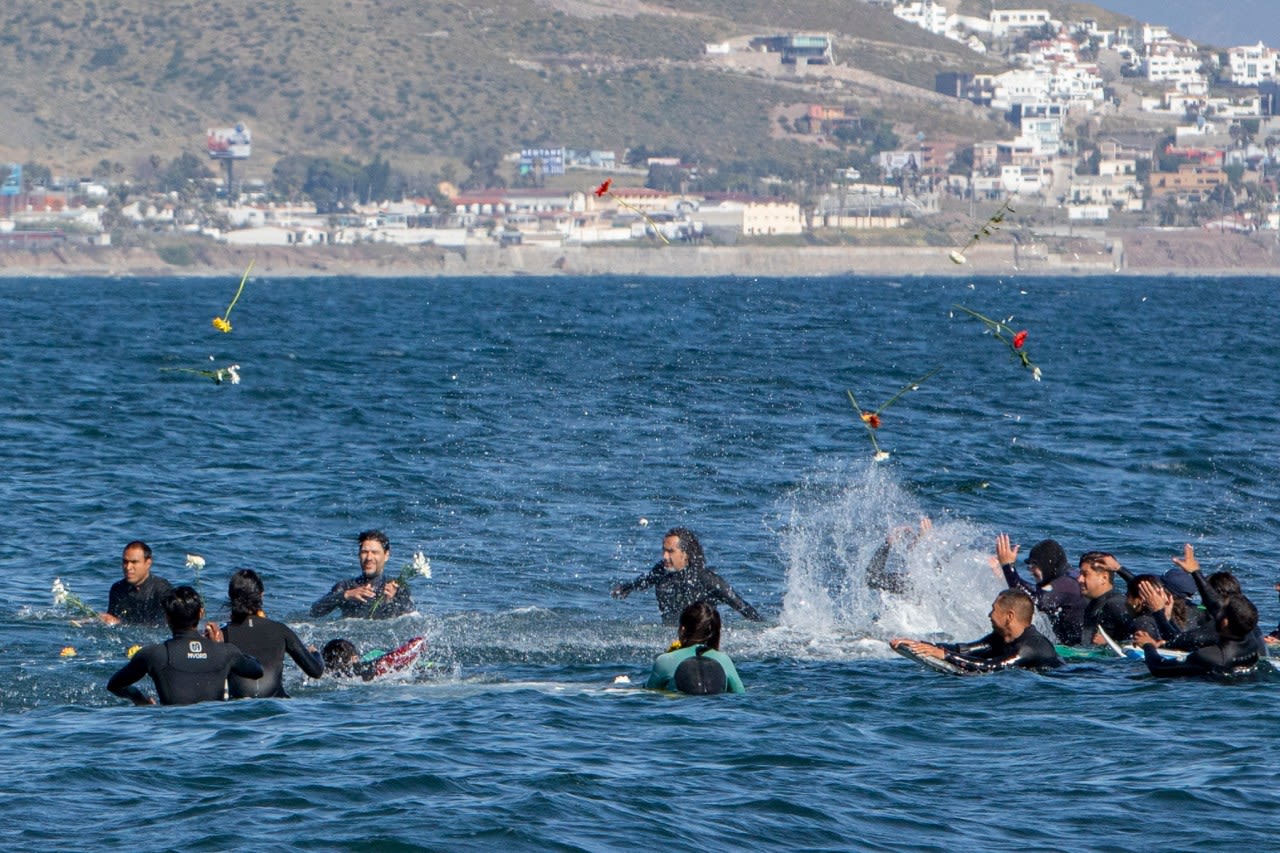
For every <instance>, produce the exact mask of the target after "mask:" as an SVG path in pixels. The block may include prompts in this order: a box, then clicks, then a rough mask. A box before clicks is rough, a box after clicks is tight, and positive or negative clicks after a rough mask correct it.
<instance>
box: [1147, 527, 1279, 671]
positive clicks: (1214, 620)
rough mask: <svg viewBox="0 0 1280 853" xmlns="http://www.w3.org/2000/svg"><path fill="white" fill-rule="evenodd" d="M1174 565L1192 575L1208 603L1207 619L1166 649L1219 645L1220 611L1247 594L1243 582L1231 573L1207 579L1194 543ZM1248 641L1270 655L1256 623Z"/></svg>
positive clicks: (1181, 633) (1218, 574) (1182, 633)
mask: <svg viewBox="0 0 1280 853" xmlns="http://www.w3.org/2000/svg"><path fill="white" fill-rule="evenodd" d="M1173 562H1174V563H1175V564H1176V565H1177V566H1178V567H1180V568H1181V569H1182V571H1183V572H1184V573H1185V574H1188V575H1190V576H1191V580H1192V582H1193V583H1194V584H1195V587H1196V590H1197V591H1198V592H1199V593H1200V600H1201V601H1202V602H1204V610H1205V613H1206V614H1207V618H1205V619H1204V620H1203V621H1200V622H1198V623H1197V624H1195V625H1193V626H1190V627H1188V628H1187V629H1186V630H1184V631H1182V632H1180V633H1178V634H1177V635H1176V636H1175V637H1173V638H1172V639H1169V640H1168V641H1167V642H1166V643H1165V644H1164V647H1165V648H1168V649H1179V650H1183V651H1191V650H1192V649H1198V648H1200V647H1202V646H1211V645H1214V644H1216V643H1217V642H1218V631H1217V627H1216V626H1217V624H1218V620H1219V614H1220V611H1221V610H1222V608H1223V606H1224V605H1225V604H1226V602H1227V601H1229V600H1230V599H1231V598H1232V597H1234V596H1237V595H1243V594H1244V591H1243V590H1242V589H1241V588H1240V581H1239V580H1237V579H1236V576H1235V575H1233V574H1231V572H1214V573H1213V574H1212V575H1210V576H1209V577H1207V578H1206V577H1205V576H1204V572H1202V571H1200V561H1199V560H1197V559H1196V552H1195V549H1194V548H1193V547H1192V546H1191V544H1190V543H1187V544H1186V545H1184V546H1183V551H1182V558H1181V559H1179V558H1178V557H1174V558H1173ZM1246 639H1247V640H1248V642H1249V643H1250V644H1252V645H1253V646H1254V648H1255V650H1256V651H1257V652H1258V653H1259V654H1261V655H1265V654H1266V648H1267V644H1266V639H1265V638H1264V637H1263V636H1262V629H1261V628H1259V627H1258V626H1257V624H1256V623H1255V624H1254V628H1253V630H1252V631H1250V632H1249V636H1248V637H1247V638H1246Z"/></svg>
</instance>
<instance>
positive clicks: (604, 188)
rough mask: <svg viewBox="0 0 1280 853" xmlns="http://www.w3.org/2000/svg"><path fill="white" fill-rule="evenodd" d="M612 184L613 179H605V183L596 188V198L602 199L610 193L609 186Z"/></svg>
mask: <svg viewBox="0 0 1280 853" xmlns="http://www.w3.org/2000/svg"><path fill="white" fill-rule="evenodd" d="M612 183H613V178H605V180H604V183H603V184H601V185H600V186H598V187H596V198H600V197H601V196H602V195H604V194H605V193H607V192H608V191H609V185H610V184H612Z"/></svg>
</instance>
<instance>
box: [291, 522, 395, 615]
mask: <svg viewBox="0 0 1280 853" xmlns="http://www.w3.org/2000/svg"><path fill="white" fill-rule="evenodd" d="M359 541H360V570H361V572H363V574H361V576H360V577H358V578H350V579H348V580H344V581H338V582H337V583H336V584H334V585H333V589H331V590H329V592H327V593H326V594H325V595H322V596H321V597H320V598H319V599H318V600H317V601H316V603H315V604H313V605H311V615H312V616H324V615H325V614H327V613H329V612H330V611H332V610H333V609H334V608H341V610H342V615H343V616H346V617H354V618H362V619H390V618H391V617H393V616H403V615H404V614H406V613H412V612H413V598H412V597H410V595H409V587H408V586H406V585H401V584H398V583H396V582H395V581H394V580H387V577H386V574H385V573H384V571H383V570H384V569H385V568H386V565H387V559H388V558H389V557H390V556H391V540H389V539H388V538H387V534H385V533H383V532H382V531H381V530H366V531H364V532H363V533H361V534H360V537H359Z"/></svg>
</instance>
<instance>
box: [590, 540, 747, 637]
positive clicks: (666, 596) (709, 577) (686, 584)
mask: <svg viewBox="0 0 1280 853" xmlns="http://www.w3.org/2000/svg"><path fill="white" fill-rule="evenodd" d="M649 587H653V592H654V595H655V596H657V599H658V609H659V610H660V611H661V612H662V621H663V623H665V624H667V625H675V624H677V623H679V621H680V614H681V613H683V612H684V609H685V608H686V607H688V606H689V605H690V604H696V603H698V602H699V601H705V602H707V603H709V604H727V605H728V606H730V607H732V608H733V609H734V610H736V611H738V612H739V613H741V614H742V615H743V616H744V617H746V618H747V619H750V620H752V621H755V622H759V621H761V620H762V617H761V616H760V614H759V612H757V611H756V609H755V608H754V607H752V606H751V605H750V604H748V603H747V602H745V601H743V600H742V597H741V596H739V595H738V594H737V593H736V592H734V591H733V587H731V586H729V583H728V581H726V580H725V579H724V578H722V577H720V576H719V575H718V574H716V573H715V572H713V571H711V570H710V569H708V568H707V560H706V557H705V556H703V553H702V545H701V543H699V542H698V537H697V536H695V535H694V533H693V531H692V530H689V529H687V528H684V527H673V528H671V529H670V530H668V531H667V533H666V536H664V537H663V539H662V560H661V561H659V562H658V564H657V565H655V566H654V567H653V568H652V569H650V570H649V571H648V572H646V573H644V574H642V575H640V576H639V577H637V578H635V579H634V580H632V581H630V582H628V583H620V584H618V585H616V586H615V587H614V588H613V590H612V592H611V594H612V595H613V597H614V598H626V597H627V596H628V595H630V594H631V593H632V592H634V591H635V590H638V589H648V588H649Z"/></svg>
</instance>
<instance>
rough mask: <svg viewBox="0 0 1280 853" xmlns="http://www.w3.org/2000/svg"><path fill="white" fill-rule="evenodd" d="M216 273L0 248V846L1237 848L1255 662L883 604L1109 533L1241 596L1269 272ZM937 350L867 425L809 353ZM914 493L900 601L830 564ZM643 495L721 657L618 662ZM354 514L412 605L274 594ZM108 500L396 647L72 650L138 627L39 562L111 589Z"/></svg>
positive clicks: (851, 375) (884, 380) (1268, 400)
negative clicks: (1189, 674) (915, 533)
mask: <svg viewBox="0 0 1280 853" xmlns="http://www.w3.org/2000/svg"><path fill="white" fill-rule="evenodd" d="M235 285H236V282H235V281H226V280H179V279H160V280H133V279H123V280H116V279H68V280H0V317H3V318H4V322H3V325H2V326H0V391H2V392H3V393H2V394H0V411H2V412H3V427H2V432H0V434H2V435H3V443H2V444H0V459H2V460H3V463H4V469H5V476H4V477H3V478H2V479H0V515H2V517H3V518H4V519H5V525H4V529H5V542H6V545H7V547H6V548H5V554H6V558H5V563H6V565H5V576H6V578H7V583H5V584H4V585H3V587H0V650H2V651H3V654H0V761H2V762H3V766H4V767H5V768H7V771H8V772H7V773H6V774H5V778H4V780H3V781H0V838H2V839H4V846H5V847H6V848H7V849H15V850H16V849H47V850H75V849H94V850H129V851H135V850H173V849H179V848H181V849H190V850H250V849H252V850H257V849H277V850H280V849H295V850H488V849H496V850H639V849H661V850H709V849H743V850H746V849H750V850H940V851H952V850H955V851H974V850H1020V851H1021V850H1045V851H1050V850H1052V851H1059V850H1060V851H1129V850H1148V849H1150V850H1191V849H1196V850H1206V849H1213V850H1231V851H1240V850H1266V849H1274V848H1275V846H1276V844H1275V842H1274V831H1273V829H1272V827H1271V825H1270V824H1271V821H1272V820H1274V819H1276V818H1277V817H1280V806H1277V804H1276V803H1277V794H1276V791H1277V789H1278V788H1280V773H1278V772H1277V767H1278V766H1280V762H1278V758H1280V756H1278V754H1277V753H1278V750H1277V747H1276V746H1275V740H1276V739H1275V736H1274V731H1273V729H1274V727H1276V726H1277V724H1278V723H1280V711H1278V710H1277V709H1278V708H1280V683H1277V682H1273V681H1262V682H1258V683H1252V684H1242V685H1233V686H1226V685H1220V684H1211V683H1203V682H1199V681H1186V682H1157V681H1155V680H1153V679H1151V678H1149V677H1148V676H1147V675H1146V673H1145V670H1144V669H1143V668H1142V666H1141V665H1140V664H1134V663H1132V662H1127V661H1121V660H1114V661H1091V662H1084V663H1077V664H1074V665H1072V666H1069V667H1067V668H1065V669H1064V670H1061V671H1058V672H1055V673H1052V674H1048V675H1038V674H1031V673H1009V674H1002V675H997V676H990V677H981V678H967V679H957V678H951V677H948V676H944V675H941V674H938V673H934V672H931V671H927V670H924V669H923V668H920V667H918V666H916V665H914V664H912V663H911V662H909V661H906V660H904V659H902V658H900V657H898V656H896V655H894V654H892V653H891V652H890V651H889V649H888V647H887V645H886V643H885V640H886V639H888V638H891V637H893V636H899V635H911V636H927V637H935V638H959V639H970V638H973V637H977V636H980V635H981V634H983V633H985V631H986V630H987V622H986V614H987V609H988V607H989V604H990V601H991V598H992V597H993V596H994V594H995V593H996V592H997V591H998V590H999V589H1000V587H1001V584H1000V582H999V581H997V580H996V578H994V577H993V576H992V573H991V570H990V568H989V566H988V564H987V555H988V553H989V551H990V550H991V547H992V544H993V540H994V537H995V535H996V534H997V533H999V532H1001V531H1007V532H1009V533H1010V535H1011V536H1012V537H1013V539H1014V541H1015V542H1018V543H1021V544H1022V546H1023V548H1024V549H1028V548H1029V547H1030V546H1031V545H1032V544H1034V542H1036V541H1038V540H1039V539H1041V538H1045V537H1053V538H1056V539H1058V540H1059V541H1061V542H1062V543H1063V544H1064V545H1065V547H1066V548H1067V551H1068V554H1069V555H1070V556H1071V557H1072V558H1074V557H1076V556H1077V555H1078V554H1079V553H1080V552H1082V551H1083V550H1088V549H1093V548H1102V549H1106V550H1111V551H1113V552H1115V553H1116V554H1117V555H1119V557H1120V559H1121V560H1122V561H1123V562H1124V563H1125V564H1126V565H1127V566H1129V567H1131V568H1133V569H1135V570H1137V571H1146V570H1150V571H1157V572H1159V571H1163V570H1164V569H1166V568H1168V567H1169V566H1170V557H1171V556H1172V555H1174V554H1177V553H1180V551H1181V548H1182V545H1183V543H1186V542H1191V543H1193V544H1194V545H1195V546H1196V549H1197V554H1198V555H1199V556H1200V558H1201V560H1202V562H1204V563H1205V565H1206V566H1208V567H1210V568H1219V567H1226V568H1231V569H1232V570H1234V571H1236V572H1237V573H1238V574H1239V575H1240V577H1241V578H1242V580H1243V582H1244V585H1245V587H1246V590H1247V591H1248V592H1249V593H1250V594H1251V595H1252V597H1253V598H1254V600H1255V602H1257V603H1258V605H1259V608H1260V610H1261V611H1262V616H1263V621H1264V623H1265V624H1266V627H1268V628H1269V627H1271V626H1272V625H1274V624H1275V623H1276V621H1277V618H1280V606H1277V600H1276V596H1275V594H1274V592H1273V591H1272V586H1273V584H1274V583H1275V582H1276V581H1277V580H1278V579H1280V566H1277V565H1276V556H1275V555H1276V546H1277V535H1276V531H1277V528H1278V524H1277V522H1278V519H1277V511H1278V509H1280V488H1278V486H1277V482H1278V477H1277V475H1278V473H1280V438H1278V432H1277V425H1278V418H1277V400H1280V374H1277V371H1276V365H1277V363H1278V362H1280V342H1277V338H1276V336H1275V334H1274V330H1275V328H1276V326H1277V320H1278V319H1280V288H1278V287H1277V281H1275V280H1261V279H1240V280H1236V279H1192V278H1188V279H1176V280H1163V279H1140V278H1119V279H1115V280H1110V279H1077V278H1071V279H1054V278H1032V279H1008V280H997V279H974V280H964V279H947V280H940V279H939V280H933V279H927V278H919V279H903V280H892V279H865V278H857V277H848V278H833V279H821V280H773V279H733V280H729V279H723V280H669V279H623V278H616V279H586V280H583V279H529V278H509V279H467V280H463V279H455V280H450V279H437V278H424V279H400V280H386V279H314V280H303V279H273V278H269V277H254V278H252V279H251V280H250V282H249V284H248V286H247V288H246V290H245V294H244V296H243V297H242V299H241V301H240V303H239V304H238V305H237V306H236V308H235V310H234V311H233V313H232V314H231V318H230V319H231V322H232V323H233V325H234V330H233V332H232V333H231V334H227V335H223V334H219V333H218V332H217V331H215V330H214V329H213V328H212V326H211V325H210V319H211V318H212V317H213V316H215V315H216V314H218V313H220V312H221V311H222V310H223V309H224V308H225V307H226V304H227V302H228V301H229V300H230V297H231V296H232V294H233V293H234V290H235ZM957 304H959V305H965V306H967V307H970V308H972V309H974V310H976V311H979V312H982V313H984V314H987V315H989V316H991V317H995V318H999V319H1004V318H1006V317H1010V316H1011V317H1012V320H1010V325H1011V326H1012V327H1014V328H1017V329H1027V330H1028V333H1029V335H1028V339H1027V344H1026V351H1027V352H1028V354H1029V355H1030V357H1031V358H1032V359H1033V360H1034V362H1035V363H1036V364H1037V365H1039V366H1040V367H1041V369H1042V371H1043V381H1041V382H1034V381H1032V379H1031V376H1030V372H1029V371H1027V370H1025V369H1024V368H1022V367H1021V366H1020V365H1019V364H1018V363H1017V362H1016V361H1015V360H1014V359H1013V357H1012V354H1011V353H1010V352H1009V350H1008V349H1006V348H1004V347H1003V345H1002V344H1000V342H999V341H996V340H994V339H993V338H992V337H991V336H990V335H988V334H987V333H986V330H985V328H984V326H983V325H982V324H981V323H980V322H978V321H977V320H975V319H973V318H971V317H969V316H967V315H965V314H964V313H963V312H960V311H957V310H955V308H954V306H955V305H957ZM231 363H236V364H239V365H240V374H241V376H242V377H243V381H242V382H241V383H240V384H238V385H232V384H230V383H224V384H221V385H218V384H215V383H213V382H212V381H210V380H208V379H205V378H203V377H201V376H198V375H196V374H193V373H189V372H182V371H175V370H170V369H169V368H199V369H207V368H211V367H220V366H225V365H227V364H231ZM935 367H940V368H941V369H940V370H939V371H938V372H937V373H936V374H935V375H933V376H931V377H930V378H929V379H928V380H926V381H925V382H923V383H921V384H920V386H919V387H918V389H917V390H914V391H910V392H908V393H907V394H905V395H904V396H903V397H902V398H900V399H899V400H898V401H897V402H896V403H894V404H893V405H892V406H891V407H889V408H887V409H885V410H884V412H882V414H881V417H882V419H883V424H882V426H881V427H880V429H879V430H878V433H877V438H878V441H879V443H880V445H881V447H883V448H884V449H885V450H887V451H889V453H890V456H889V458H888V459H886V460H884V461H880V462H874V461H872V458H871V457H872V446H871V442H870V440H869V439H868V436H867V433H866V430H865V429H864V427H863V426H862V424H861V422H860V421H859V419H858V418H857V416H856V414H855V413H854V411H853V409H852V407H851V406H850V403H849V401H848V399H847V397H846V391H849V390H851V391H853V392H854V393H855V394H856V395H857V397H858V399H859V401H860V402H861V403H862V404H863V405H864V406H865V407H867V408H874V407H877V406H879V405H880V403H882V402H884V401H885V400H887V399H888V398H889V397H891V396H892V395H893V394H894V393H895V392H896V391H897V390H898V389H899V388H901V387H903V386H904V385H905V384H907V383H909V382H910V381H911V380H913V379H914V378H917V377H919V376H922V375H924V374H925V373H927V372H928V371H930V370H932V369H934V368H935ZM922 518H928V519H930V520H931V522H932V524H933V529H932V531H931V532H930V533H929V534H928V536H926V537H925V538H924V539H923V540H921V543H920V545H919V546H917V547H916V548H915V549H914V550H912V551H910V552H909V553H903V554H900V555H898V556H897V557H896V558H895V559H897V560H899V561H900V562H899V568H900V569H901V570H903V571H905V572H907V573H908V575H909V576H910V578H911V581H912V587H913V592H912V593H911V594H910V595H900V596H894V595H887V594H881V593H877V592H874V591H871V590H868V589H867V587H866V585H865V583H864V570H865V565H866V562H867V560H868V559H869V557H870V555H871V553H872V552H873V551H874V549H875V548H876V546H877V545H878V544H879V542H880V541H882V540H883V538H884V536H885V535H886V533H887V532H888V531H889V530H892V529H893V528H895V527H899V526H904V525H910V526H915V525H917V524H919V522H920V520H921V519H922ZM675 525H686V526H689V527H692V528H693V529H695V530H696V531H697V532H698V533H699V535H700V537H701V539H702V542H703V545H704V547H705V549H706V552H707V555H708V561H709V563H710V565H711V566H712V567H713V568H716V569H717V570H719V571H720V572H721V573H722V574H723V575H724V576H725V577H726V578H728V579H729V580H730V581H731V582H732V583H733V584H734V586H735V587H736V588H737V590H738V591H739V592H740V593H741V594H742V595H743V596H744V597H745V598H746V599H748V600H749V601H751V602H752V603H754V604H755V605H756V606H757V607H759V608H760V609H761V610H762V611H763V612H764V613H765V614H766V615H767V621H766V622H765V623H764V624H753V623H747V622H744V621H743V620H741V619H739V618H738V617H737V615H736V614H734V613H732V612H730V613H727V614H726V626H727V627H726V631H725V636H724V642H723V649H724V650H725V651H726V652H728V653H729V654H730V655H731V656H732V657H733V658H734V660H735V662H736V663H737V666H738V669H739V671H740V673H741V674H742V677H743V680H744V681H745V682H746V684H747V688H748V692H747V693H746V694H745V695H742V696H730V697H715V698H690V697H671V696H667V695H661V694H657V693H653V692H648V691H644V690H642V689H640V688H639V687H638V685H639V684H642V683H643V680H644V678H645V676H646V674H647V672H648V667H649V664H650V662H651V660H652V658H653V656H654V655H655V654H657V653H658V652H660V651H662V650H663V649H664V648H665V646H666V644H667V643H668V642H669V641H670V639H671V632H670V630H669V629H667V628H664V627H663V626H662V625H661V624H660V621H659V619H658V614H657V609H656V606H655V604H654V602H653V598H652V594H651V593H636V594H634V595H633V596H632V597H631V598H629V599H628V600H626V601H615V600H612V599H611V598H610V597H609V595H608V591H609V588H610V586H611V585H612V584H613V583H614V582H616V581H618V580H621V579H625V578H630V577H633V576H635V575H636V574H639V573H640V572H642V571H644V570H645V569H647V567H649V566H651V565H652V564H653V563H654V562H655V561H656V560H657V559H658V557H659V549H660V541H661V537H662V532H663V531H664V530H665V529H666V528H668V527H671V526H675ZM371 527H378V528H382V529H384V530H385V531H386V532H387V533H388V535H389V536H390V538H391V541H392V556H391V561H390V563H389V569H392V570H396V569H398V567H399V566H400V565H402V564H403V562H404V561H405V560H407V559H408V557H409V556H410V555H411V554H412V552H414V551H417V550H421V551H423V552H425V553H426V554H427V556H428V557H429V558H430V559H431V564H432V569H433V576H432V578H431V579H430V580H415V581H414V582H413V583H412V589H413V594H414V597H415V600H416V601H417V603H418V606H419V612H418V613H417V614H416V615H411V616H406V617H402V618H398V619H395V620H390V621H385V622H367V621H363V620H354V621H347V622H343V621H341V620H336V619H323V620H316V619H312V618H310V617H309V616H308V614H307V611H308V607H309V605H310V603H311V601H313V600H314V599H315V598H317V597H319V596H320V595H321V594H322V593H324V592H325V591H326V590H327V589H328V588H329V586H330V585H331V584H332V583H333V582H334V581H335V580H338V579H341V578H344V577H350V576H352V575H354V574H356V572H357V571H358V566H357V562H356V550H357V545H356V541H355V540H356V534H357V532H359V531H360V530H363V529H366V528H371ZM135 538H141V539H144V540H146V541H147V542H149V543H150V544H151V545H152V547H153V548H154V549H155V555H156V559H155V566H154V571H155V572H156V573H157V574H160V575H162V576H164V577H166V578H168V579H170V580H171V581H174V582H186V583H196V584H197V585H198V586H199V587H200V589H201V590H202V591H203V592H204V593H205V595H206V598H207V600H208V602H209V611H210V615H211V616H212V617H222V616H224V615H225V589H226V580H227V577H228V576H229V575H230V573H231V572H232V571H234V570H235V569H237V568H241V567H251V568H254V569H256V570H257V571H258V572H260V573H261V574H262V575H263V577H264V579H265V582H266V586H267V611H268V613H269V615H271V616H273V617H275V618H277V619H281V620H283V621H286V622H288V623H289V624H291V625H292V626H293V627H294V628H295V629H296V630H297V631H298V632H299V634H301V635H302V636H303V638H304V639H306V640H308V641H311V642H314V643H316V644H321V643H323V642H324V641H326V640H327V639H329V638H332V637H335V636H347V637H350V638H351V639H353V640H354V641H355V642H357V643H358V644H360V645H361V646H363V647H372V646H382V647H387V646H391V645H394V644H397V643H399V642H402V641H404V640H406V639H408V638H409V637H412V636H415V635H424V636H426V637H427V640H428V643H429V651H428V653H427V656H426V659H425V660H424V663H423V665H422V666H420V667H418V668H416V669H414V670H412V671H410V672H408V673H406V674H403V675H402V676H398V677H395V678H391V679H387V680H384V681H379V682H374V683H368V684H365V683H359V684H342V683H335V682H333V681H331V680H324V679H322V680H320V681H307V680H305V679H303V678H302V677H301V675H300V674H299V673H298V671H297V670H296V669H292V668H290V669H289V671H288V677H287V680H286V684H287V686H288V688H289V690H290V692H291V693H292V694H293V697H294V698H292V699H290V700H287V701H275V700H264V701H244V702H235V703H209V704H205V705H200V706H194V707H188V708H158V707H157V708H134V707H132V706H129V705H128V704H127V703H124V702H122V701H121V700H118V699H116V698H115V697H113V696H111V695H110V694H108V693H107V692H106V690H105V687H104V685H105V682H106V680H107V678H108V677H109V676H110V675H111V673H112V672H114V671H115V670H116V669H117V668H118V667H119V666H121V665H122V664H123V663H124V661H125V654H126V650H127V649H128V648H129V647H130V646H131V645H133V644H135V643H146V642H152V641H156V640H159V639H162V637H163V632H162V631H160V630H158V629H139V628H106V627H103V626H100V625H96V624H89V625H82V626H77V625H75V624H73V620H72V619H71V618H70V616H69V614H68V613H67V612H66V611H65V610H62V609H59V608H56V607H54V606H53V599H52V594H51V592H50V588H51V584H52V582H53V580H54V578H61V579H62V580H63V581H64V582H65V583H66V584H67V585H68V586H69V587H70V588H71V590H72V591H73V592H74V593H76V594H77V595H80V596H81V597H83V598H84V599H85V600H86V601H87V602H89V603H90V604H91V605H92V606H94V607H97V608H102V607H104V606H105V603H106V592H107V588H108V586H109V585H110V584H111V583H112V582H113V581H114V580H116V579H117V578H118V577H119V572H120V570H119V555H120V549H121V547H122V546H123V544H124V543H125V542H126V541H128V540H131V539H135ZM186 553H198V554H201V555H203V556H204V558H205V559H206V561H207V564H206V567H205V568H204V570H203V571H202V572H201V573H200V576H199V577H196V576H195V575H194V573H193V572H192V570H190V569H187V568H186V567H185V566H184V554H186ZM68 646H70V647H72V648H74V649H75V651H76V655H75V656H74V657H63V656H60V650H61V649H63V648H64V647H68ZM620 676H625V677H626V679H629V681H630V683H629V684H628V683H626V681H625V680H620V679H619V677H620Z"/></svg>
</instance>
